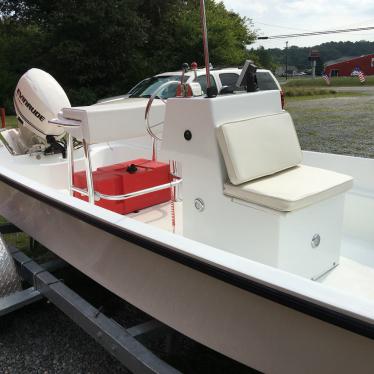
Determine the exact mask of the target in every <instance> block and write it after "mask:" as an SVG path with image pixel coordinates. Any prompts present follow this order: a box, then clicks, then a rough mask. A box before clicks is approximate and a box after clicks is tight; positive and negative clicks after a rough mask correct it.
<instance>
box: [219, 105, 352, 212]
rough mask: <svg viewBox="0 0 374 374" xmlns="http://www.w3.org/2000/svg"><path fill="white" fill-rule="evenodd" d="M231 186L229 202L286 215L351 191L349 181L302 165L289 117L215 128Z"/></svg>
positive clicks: (228, 191)
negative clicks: (280, 212)
mask: <svg viewBox="0 0 374 374" xmlns="http://www.w3.org/2000/svg"><path fill="white" fill-rule="evenodd" d="M217 138H218V143H219V145H220V148H221V152H222V155H223V158H224V161H225V164H226V169H227V174H228V177H229V180H230V183H226V184H225V185H224V193H225V194H226V195H228V196H231V197H234V198H237V199H241V200H244V201H246V202H249V203H253V204H257V205H261V206H265V207H268V208H271V209H274V210H277V211H283V212H290V211H294V210H298V209H301V208H304V207H307V206H310V205H313V204H315V203H317V202H319V201H321V200H324V199H328V198H331V197H334V196H336V195H339V194H342V193H344V192H346V191H347V190H349V189H350V188H351V187H352V185H353V179H352V178H351V177H350V176H347V175H343V174H339V173H335V172H332V171H329V170H324V169H319V168H314V167H309V166H304V165H301V161H302V153H301V148H300V144H299V140H298V138H297V135H296V131H295V128H294V125H293V121H292V118H291V116H290V115H289V114H288V113H287V112H285V111H284V112H282V113H280V114H276V115H271V116H264V117H257V118H251V119H248V120H244V121H239V122H232V123H227V124H224V125H222V126H219V127H218V128H217Z"/></svg>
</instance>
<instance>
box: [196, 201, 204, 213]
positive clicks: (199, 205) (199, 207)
mask: <svg viewBox="0 0 374 374" xmlns="http://www.w3.org/2000/svg"><path fill="white" fill-rule="evenodd" d="M195 208H196V209H197V210H198V211H199V212H200V213H201V212H203V211H204V210H205V203H204V200H203V199H200V198H199V199H195Z"/></svg>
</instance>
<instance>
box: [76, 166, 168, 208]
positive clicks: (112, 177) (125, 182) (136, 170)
mask: <svg viewBox="0 0 374 374" xmlns="http://www.w3.org/2000/svg"><path fill="white" fill-rule="evenodd" d="M92 175H93V182H94V188H95V191H96V192H100V193H103V194H106V195H123V194H127V193H130V192H135V191H139V190H144V189H146V188H151V187H154V186H158V185H161V184H166V183H169V182H170V181H171V175H170V168H169V165H168V164H165V163H162V162H156V161H149V160H146V159H137V160H133V161H128V162H123V163H120V164H115V165H110V166H105V167H101V168H98V169H97V170H96V171H94V172H93V173H92ZM74 185H75V186H76V187H78V188H87V182H86V172H85V171H80V172H77V173H74ZM74 196H75V197H78V198H79V199H82V200H85V201H88V198H87V197H86V196H83V195H81V194H80V193H77V192H74ZM170 199H171V191H170V188H168V189H165V190H161V191H156V192H151V193H148V194H145V195H141V196H137V197H133V198H131V199H126V200H121V201H110V200H104V199H101V200H99V201H96V202H95V204H96V205H98V206H101V207H103V208H106V209H109V210H112V211H113V212H116V213H120V214H128V213H132V212H134V211H137V210H141V209H145V208H148V207H150V206H153V205H157V204H161V203H164V202H167V201H169V200H170Z"/></svg>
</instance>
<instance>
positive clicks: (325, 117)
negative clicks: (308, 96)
mask: <svg viewBox="0 0 374 374" xmlns="http://www.w3.org/2000/svg"><path fill="white" fill-rule="evenodd" d="M352 88H353V87H349V88H346V89H344V88H341V87H340V88H339V90H340V91H343V90H345V91H348V92H352ZM354 91H355V92H358V93H361V94H363V95H361V96H352V97H337V98H327V99H326V98H325V99H312V100H288V101H287V107H286V108H287V110H288V111H289V112H290V113H291V115H292V117H293V119H294V122H295V126H296V130H297V133H298V135H299V139H300V143H301V147H302V148H303V149H306V150H311V151H317V152H329V153H338V154H345V155H353V156H360V157H374V136H373V135H374V87H355V90H354Z"/></svg>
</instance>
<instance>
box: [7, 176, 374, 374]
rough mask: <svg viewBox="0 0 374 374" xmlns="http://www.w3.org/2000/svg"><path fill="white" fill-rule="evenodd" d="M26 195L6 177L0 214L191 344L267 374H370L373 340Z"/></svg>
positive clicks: (38, 197) (39, 197)
mask: <svg viewBox="0 0 374 374" xmlns="http://www.w3.org/2000/svg"><path fill="white" fill-rule="evenodd" d="M25 192H26V191H24V192H21V191H20V190H19V188H18V187H17V185H16V184H13V185H9V181H4V179H3V181H1V182H0V196H2V199H1V203H0V214H1V215H3V216H5V217H6V218H7V219H8V220H9V221H11V222H12V223H14V224H15V225H17V226H18V227H19V228H20V229H22V230H24V231H25V232H26V233H29V234H30V235H32V236H33V237H34V238H35V239H36V240H37V241H39V242H40V243H42V244H43V245H45V246H46V247H48V248H50V249H51V250H52V251H53V252H55V253H56V254H57V255H58V256H60V257H61V258H63V259H64V260H66V261H67V262H68V263H70V264H72V265H73V266H74V267H76V268H77V269H79V270H80V271H82V272H83V273H85V274H86V275H87V276H89V277H91V278H92V279H94V280H95V281H97V282H98V283H100V284H101V285H103V286H104V287H106V288H107V289H109V290H110V291H112V292H114V293H115V294H117V295H118V296H119V297H121V298H123V299H125V300H127V301H128V302H130V303H131V304H133V305H135V306H136V307H138V308H139V309H141V310H143V311H145V312H146V313H148V314H150V315H151V316H152V317H154V318H157V319H159V320H160V321H162V322H164V323H165V324H167V325H169V326H171V327H173V328H174V329H176V330H178V331H180V332H181V333H183V334H185V335H187V336H189V337H191V338H192V339H195V340H196V341H198V342H200V343H202V344H204V345H206V346H208V347H211V348H213V349H214V350H216V351H218V352H221V353H223V354H225V355H227V356H229V357H231V358H233V359H235V360H237V361H239V362H242V363H244V364H246V365H248V366H250V367H253V368H256V369H258V370H261V371H264V372H267V373H300V372H303V373H306V372H310V373H315V372H319V373H337V372H339V373H352V372H360V373H372V372H373V367H374V355H373V352H374V340H372V339H370V338H369V337H365V336H361V335H359V334H357V333H355V332H353V331H349V330H348V329H345V328H341V327H338V326H336V325H334V324H332V323H328V322H324V321H322V320H321V319H320V318H321V316H320V315H319V313H318V310H317V312H316V314H317V315H316V316H317V317H318V318H315V317H313V314H314V313H315V311H313V308H312V306H311V310H310V313H308V312H300V311H298V310H296V309H299V308H298V306H297V305H294V308H293V307H290V306H289V307H287V306H285V305H282V303H283V304H284V302H282V301H280V302H276V301H272V300H271V299H273V300H274V299H276V298H277V296H275V297H271V296H269V298H267V297H266V295H265V296H258V295H256V293H261V292H257V291H256V285H254V286H253V290H252V292H251V291H248V290H245V289H243V288H245V287H243V288H242V287H241V284H240V281H238V284H236V285H235V284H233V282H232V281H230V280H229V279H228V281H227V282H226V281H224V278H225V276H224V275H222V274H221V275H220V276H218V277H215V276H213V275H214V274H215V273H216V272H217V274H218V273H219V270H217V271H216V270H215V269H214V268H213V267H212V269H211V275H209V274H207V273H209V271H206V269H205V270H203V271H199V270H198V269H197V268H198V266H196V264H195V265H193V266H190V265H189V264H188V262H186V264H185V265H184V264H182V263H180V262H181V261H179V259H178V256H176V257H175V258H171V259H170V258H167V257H166V256H165V254H164V255H160V254H157V253H155V252H157V249H155V252H153V251H152V250H149V249H145V248H142V247H141V246H139V245H135V244H132V243H131V242H130V241H129V240H131V241H133V240H132V239H133V238H131V234H129V240H126V239H124V238H121V237H119V236H118V235H116V233H115V232H113V233H108V232H106V230H107V229H108V226H107V225H106V224H105V223H104V221H102V222H103V226H102V227H99V226H100V225H98V224H97V222H96V223H93V222H86V221H85V219H84V217H83V216H84V214H83V216H81V217H79V212H78V214H76V213H77V211H75V212H73V211H70V212H69V208H68V207H66V209H64V207H63V205H59V204H56V206H53V205H54V204H53V201H52V203H51V200H49V201H48V200H45V199H43V197H42V196H38V193H37V192H36V191H34V192H33V193H32V194H29V193H25ZM32 195H33V196H32ZM51 204H52V205H51ZM64 210H65V211H64ZM171 257H173V256H171ZM217 278H221V279H217ZM274 293H275V295H276V293H277V291H276V290H274ZM290 303H291V306H292V304H293V302H292V300H291V301H290ZM286 304H287V302H286ZM296 304H297V303H296ZM306 307H307V304H305V305H304V306H303V308H304V309H305V308H306ZM295 308H296V309H295ZM317 309H318V308H317ZM331 313H332V314H334V312H333V311H331ZM343 318H344V317H343ZM322 319H323V318H322ZM338 319H339V318H337V320H338ZM351 330H352V329H351ZM353 330H354V329H353Z"/></svg>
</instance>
